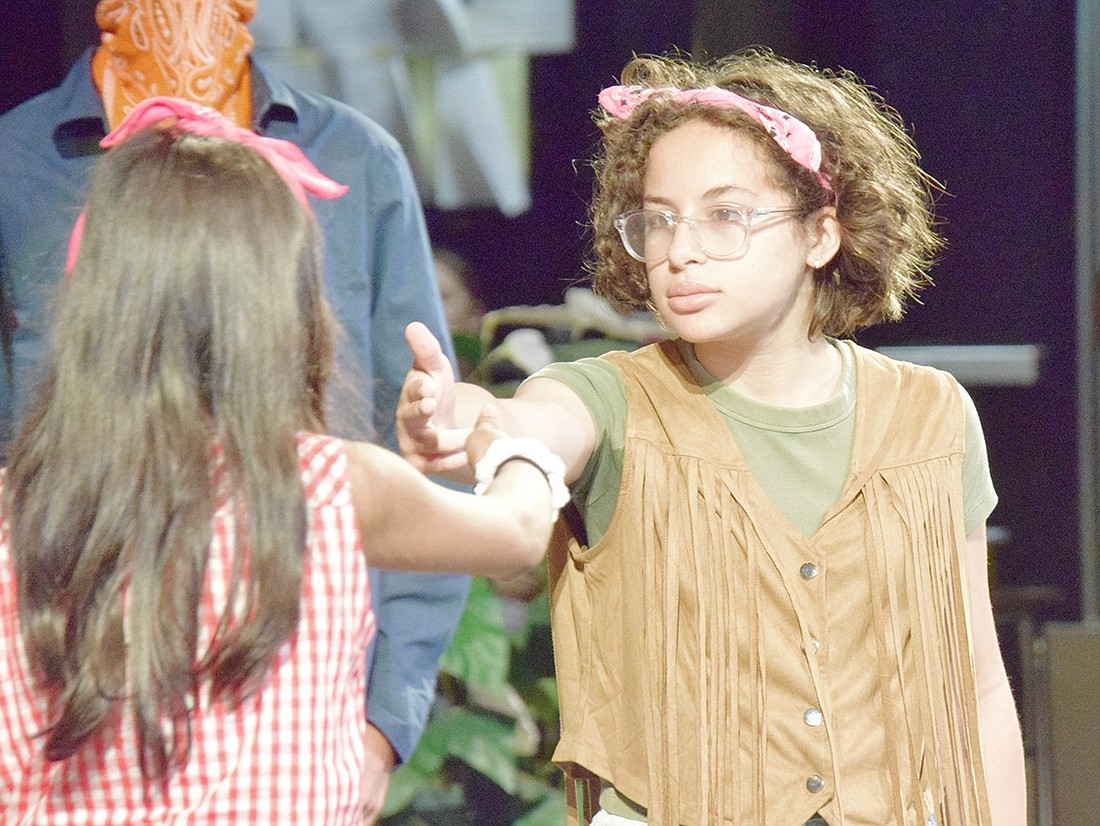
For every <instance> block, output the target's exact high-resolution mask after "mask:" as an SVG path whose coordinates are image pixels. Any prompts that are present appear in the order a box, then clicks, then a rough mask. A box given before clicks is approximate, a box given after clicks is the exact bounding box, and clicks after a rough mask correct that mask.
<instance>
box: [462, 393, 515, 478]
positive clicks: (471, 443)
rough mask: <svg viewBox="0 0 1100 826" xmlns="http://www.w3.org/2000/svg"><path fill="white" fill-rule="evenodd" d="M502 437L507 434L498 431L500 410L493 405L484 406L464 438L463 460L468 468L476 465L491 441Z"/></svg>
mask: <svg viewBox="0 0 1100 826" xmlns="http://www.w3.org/2000/svg"><path fill="white" fill-rule="evenodd" d="M504 435H507V434H505V433H504V432H503V431H502V430H501V429H500V410H499V409H498V408H497V406H496V405H494V404H487V405H485V406H484V407H483V408H481V412H480V413H479V414H478V417H477V423H476V424H475V425H474V428H473V430H471V431H470V434H469V436H467V437H466V457H465V458H466V461H467V462H469V464H470V467H473V466H474V465H476V464H477V463H478V460H479V459H481V457H482V456H484V455H485V451H486V450H488V449H489V445H490V444H492V443H493V441H495V440H496V439H499V438H500V437H501V436H504Z"/></svg>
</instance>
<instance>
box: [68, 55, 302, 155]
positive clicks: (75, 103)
mask: <svg viewBox="0 0 1100 826" xmlns="http://www.w3.org/2000/svg"><path fill="white" fill-rule="evenodd" d="M94 52H95V47H94V46H90V47H89V48H88V49H86V50H85V51H84V53H83V54H82V55H81V56H80V58H79V59H78V60H77V62H76V64H74V68H73V71H71V72H69V74H68V75H66V77H65V79H64V80H63V81H62V82H61V84H60V85H59V86H58V90H57V91H58V96H59V99H60V102H61V111H63V112H64V113H65V119H64V120H62V121H61V122H59V123H58V124H57V126H56V127H55V128H54V131H53V140H54V144H55V145H56V147H57V151H58V154H60V155H61V156H62V157H64V158H74V157H79V156H83V155H97V154H99V153H101V152H102V151H103V150H102V149H101V148H100V146H99V141H100V140H102V139H103V137H104V136H105V135H106V134H107V113H106V111H105V110H104V108H103V101H102V99H101V98H100V96H99V92H98V90H97V89H96V87H95V83H94V81H93V80H92V71H91V63H92V54H93V53H94ZM250 61H251V70H252V128H253V129H255V130H256V131H257V132H259V133H260V134H264V133H266V132H267V131H268V130H269V129H270V128H271V125H272V124H273V123H284V124H288V125H289V126H291V127H292V128H293V127H295V126H297V124H298V115H299V113H298V107H297V105H296V102H295V98H294V93H293V92H292V91H291V89H290V87H289V86H287V85H286V84H285V83H283V82H282V81H281V80H279V79H278V78H276V77H274V76H272V75H271V74H269V73H268V71H267V70H266V69H265V68H264V67H263V66H262V65H261V64H259V63H257V62H256V60H255V59H254V58H252V59H250Z"/></svg>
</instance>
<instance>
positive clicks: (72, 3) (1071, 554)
mask: <svg viewBox="0 0 1100 826" xmlns="http://www.w3.org/2000/svg"><path fill="white" fill-rule="evenodd" d="M260 2H263V0H260ZM577 6H578V9H577V48H576V49H575V50H574V51H573V52H571V53H569V54H565V55H559V56H552V57H536V58H534V59H533V62H532V70H531V113H532V114H531V116H532V129H533V156H532V188H533V198H534V203H533V207H532V209H531V210H530V211H529V212H528V213H526V214H524V215H522V216H520V217H518V218H514V219H506V218H504V217H502V216H501V215H500V214H499V213H497V212H495V211H493V210H469V211H461V212H440V211H438V210H431V209H429V210H428V223H429V229H430V231H431V235H432V240H433V242H434V243H436V244H439V245H441V246H446V247H449V248H451V249H453V250H455V251H457V252H458V253H460V254H461V255H462V256H464V257H465V258H466V259H467V260H468V261H469V262H470V263H471V265H472V267H473V269H474V273H475V278H476V280H477V282H478V285H479V286H480V292H481V294H482V296H483V297H484V299H485V302H486V304H487V305H488V306H489V308H494V307H499V306H503V305H506V304H532V303H535V304H537V303H556V302H559V301H560V300H561V295H562V291H563V289H564V287H565V286H568V285H569V284H570V283H573V282H574V281H576V280H577V279H578V278H580V277H581V275H582V271H581V268H580V262H581V260H582V258H583V255H584V243H585V234H584V231H583V222H584V219H585V201H586V198H587V195H588V192H589V186H590V176H589V174H588V169H587V167H586V165H585V159H586V158H588V157H589V155H590V150H591V147H592V145H593V142H594V140H595V137H596V136H595V131H594V129H593V127H592V126H591V121H590V119H589V115H588V113H589V110H590V109H591V108H592V106H593V104H594V103H595V99H596V93H597V92H598V91H599V89H600V88H602V87H603V86H605V85H607V84H609V83H612V82H614V81H615V79H616V77H617V74H618V71H619V69H621V67H622V65H623V64H624V63H625V61H626V60H627V59H629V57H630V56H631V54H632V53H633V52H638V53H643V52H658V51H664V50H666V49H668V48H670V47H679V48H682V49H686V50H694V51H695V52H696V53H702V52H706V53H708V54H712V55H715V54H720V53H724V52H726V51H730V50H732V49H735V48H737V47H739V46H744V45H750V44H756V43H762V44H765V45H769V46H772V47H773V48H775V49H776V50H777V51H779V52H781V53H783V54H785V55H787V56H789V57H792V58H795V59H798V60H802V61H806V62H816V63H818V64H819V65H822V66H828V67H834V68H845V69H849V70H852V71H854V72H855V73H857V74H858V75H860V76H861V77H862V78H864V79H865V80H866V81H868V82H869V83H871V84H872V85H873V86H874V87H875V88H876V89H877V90H878V91H879V92H880V93H881V94H882V95H883V96H884V97H885V98H886V99H887V100H888V101H889V102H890V103H891V104H892V105H894V106H895V107H896V108H897V109H898V110H899V111H900V112H901V113H902V114H903V116H904V118H905V120H906V122H907V123H908V124H910V125H911V129H912V131H913V134H914V137H915V139H916V142H917V145H918V147H919V148H920V149H921V151H922V154H923V158H924V162H925V167H926V169H927V170H928V171H929V172H930V173H931V174H932V175H933V176H934V177H936V178H937V179H938V180H939V181H941V182H943V183H944V184H945V185H946V187H947V190H948V192H949V194H948V195H946V196H944V197H942V198H941V199H940V201H939V206H938V214H939V217H940V220H941V222H942V228H943V231H944V233H945V234H946V236H947V238H948V241H949V247H948V249H947V251H946V252H945V253H944V255H943V257H942V260H941V261H940V263H939V264H938V265H937V266H936V268H935V270H934V272H933V276H934V278H935V281H936V284H937V286H936V287H934V288H933V289H931V290H930V291H928V292H927V293H926V294H925V298H924V302H923V304H921V305H918V306H915V307H913V308H912V310H911V311H910V312H909V314H908V316H907V318H906V319H905V320H904V321H903V322H900V323H898V324H892V325H886V326H883V327H881V328H878V329H875V330H871V331H867V332H865V333H863V334H861V335H860V336H859V339H860V341H861V342H862V343H864V344H868V345H871V346H877V345H884V344H914V343H921V344H924V343H935V344H1038V345H1040V346H1041V348H1042V354H1043V355H1042V361H1041V367H1040V379H1039V382H1038V383H1037V384H1035V385H1034V386H1032V387H1024V388H1020V387H1015V388H989V387H974V388H971V394H972V395H973V397H974V399H975V402H976V403H977V405H978V409H979V412H980V413H981V415H982V419H983V422H984V425H985V429H986V437H987V441H988V444H989V450H990V459H991V463H992V468H993V475H994V482H995V484H996V486H997V489H998V491H999V493H1000V496H1001V503H1000V506H999V507H998V509H997V510H996V511H995V513H994V515H993V517H992V520H991V521H992V523H993V524H995V525H998V526H1002V527H1004V528H1006V529H1007V530H1008V537H1009V538H1008V540H1007V541H1006V542H1005V543H1004V544H1003V545H1002V546H1000V547H998V548H997V549H996V552H995V557H994V561H995V576H996V582H997V583H998V584H999V585H1000V586H1021V585H1052V586H1057V587H1058V588H1061V589H1063V591H1064V594H1065V600H1064V601H1063V602H1062V603H1061V604H1045V605H1044V606H1042V607H1040V608H1039V609H1038V610H1039V613H1040V615H1041V616H1042V617H1043V618H1056V619H1076V618H1078V610H1079V609H1078V606H1079V604H1080V603H1079V600H1080V588H1079V585H1080V583H1079V561H1078V553H1079V550H1078V548H1079V541H1078V524H1077V501H1076V497H1077V471H1076V461H1077V460H1076V455H1077V454H1076V451H1077V444H1076V441H1077V440H1076V414H1075V404H1076V395H1075V393H1076V390H1075V353H1074V337H1075V333H1074V329H1075V308H1074V243H1075V239H1074V170H1073V158H1074V6H1073V4H1072V3H1067V2H1064V0H1045V2H1022V1H1021V0H1016V1H1015V2H982V1H981V0H979V1H978V2H960V0H928V1H927V2H920V3H916V2H900V3H887V2H868V0H845V2H843V3H840V2H836V3H830V2H824V1H823V0H806V1H805V2H795V0H774V1H773V2H768V3H764V2H760V0H741V2H736V0H724V1H723V0H699V2H689V1H688V0H659V2H658V0H633V1H631V2H628V0H599V2H597V0H577ZM94 7H95V2H94V0H67V1H66V0H3V5H2V7H0V77H2V78H3V81H2V84H0V110H2V109H7V108H8V107H10V106H12V105H14V104H16V103H18V102H20V101H22V100H24V99H26V98H27V97H30V96H31V95H33V94H35V93H37V92H39V91H42V90H44V89H46V88H48V87H50V86H52V85H54V84H56V83H57V82H58V81H59V80H60V78H61V77H62V75H63V74H64V72H65V70H66V69H67V68H68V65H69V63H70V62H71V61H72V60H73V59H75V57H76V56H77V55H78V54H79V53H80V52H81V50H82V49H83V48H84V47H85V46H86V45H88V44H89V43H92V42H94V41H95V39H96V34H97V32H96V29H95V26H94V22H93V19H92V18H93V9H94ZM28 196H33V193H28Z"/></svg>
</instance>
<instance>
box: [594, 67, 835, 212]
mask: <svg viewBox="0 0 1100 826" xmlns="http://www.w3.org/2000/svg"><path fill="white" fill-rule="evenodd" d="M655 96H661V97H667V98H669V99H670V100H674V101H677V102H678V103H704V104H706V105H708V106H717V107H719V108H722V109H740V110H741V111H742V112H744V113H745V114H747V115H749V116H750V117H751V118H752V119H753V120H755V121H756V122H757V123H759V124H760V125H761V126H763V127H764V129H765V130H766V131H767V133H768V134H769V135H771V137H772V139H773V140H774V141H775V142H776V143H777V144H779V146H780V147H782V149H783V151H784V152H786V153H787V154H788V155H790V156H791V158H792V159H793V160H794V161H795V163H797V164H798V165H799V166H802V167H805V168H806V169H808V170H810V172H812V173H814V177H815V178H817V182H818V183H819V184H821V186H823V187H824V188H825V189H827V190H829V191H830V192H831V191H832V189H833V186H832V183H831V182H830V181H829V176H828V175H826V174H825V173H824V172H822V171H821V143H820V141H818V139H817V135H815V134H814V131H813V130H812V129H811V128H810V127H808V126H807V125H806V124H804V123H803V122H802V121H800V120H799V119H798V118H796V117H794V116H793V115H788V114H787V113H786V112H784V111H783V110H782V109H775V108H773V107H771V106H765V105H764V104H763V103H757V102H756V101H755V100H749V99H748V98H746V97H742V96H741V95H738V94H736V93H734V92H730V91H728V90H726V89H722V88H719V87H718V86H708V87H707V88H705V89H674V88H672V87H658V88H647V87H645V86H609V87H607V88H606V89H604V90H603V91H602V92H600V96H599V101H600V106H602V107H603V109H604V111H605V112H607V113H608V114H609V115H613V116H614V117H616V118H619V119H620V120H629V118H630V116H631V115H632V114H634V110H635V109H636V108H637V107H638V106H639V105H640V104H642V103H644V102H645V101H647V100H649V99H650V98H652V97H655Z"/></svg>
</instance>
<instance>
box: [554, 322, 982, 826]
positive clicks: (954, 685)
mask: <svg viewBox="0 0 1100 826" xmlns="http://www.w3.org/2000/svg"><path fill="white" fill-rule="evenodd" d="M855 350H856V370H857V374H856V375H857V390H856V392H857V400H858V401H857V408H856V425H855V444H854V448H853V455H852V461H851V466H850V470H849V477H848V482H847V484H846V486H845V488H844V491H843V493H842V494H841V496H840V499H839V500H838V501H837V503H836V504H835V505H834V507H833V508H832V509H831V510H830V511H829V512H828V513H827V514H826V515H825V518H824V520H823V522H822V525H821V526H820V528H819V529H818V530H817V532H816V533H815V534H814V535H813V536H812V537H809V538H807V537H806V536H804V535H803V534H801V533H800V532H799V531H798V530H797V529H796V528H794V526H793V525H791V524H790V523H789V521H788V520H787V519H786V518H785V517H784V516H783V515H782V514H781V513H780V512H779V511H778V510H777V509H776V507H775V506H774V505H773V504H772V503H771V501H770V500H769V499H768V497H767V496H766V494H765V493H764V492H763V490H761V488H760V487H759V485H758V484H757V483H756V481H755V480H754V479H753V477H752V475H751V473H750V472H749V469H748V467H747V465H746V463H745V461H744V459H743V458H742V457H741V454H740V452H739V450H738V448H737V445H736V443H735V442H734V440H733V437H732V435H731V434H730V431H729V429H728V428H727V426H726V425H725V423H724V422H723V421H722V419H721V417H720V416H719V414H718V413H717V411H716V410H715V409H714V408H713V406H712V404H711V403H710V401H709V400H708V399H707V397H706V396H705V395H704V394H703V392H702V390H701V389H700V388H699V387H698V385H697V384H696V383H695V382H694V381H693V380H692V378H691V374H690V372H689V371H688V369H687V367H686V366H685V365H684V364H683V363H682V361H681V359H680V357H679V355H678V354H677V352H676V349H675V347H674V346H672V345H671V344H669V343H663V344H657V345H652V346H649V347H645V348H642V349H640V350H638V351H635V352H634V353H629V354H627V353H615V354H609V355H608V356H605V358H610V359H611V360H612V361H613V363H614V364H616V365H617V367H618V368H619V369H620V370H621V371H622V373H623V375H624V378H625V383H626V392H627V434H626V447H625V456H624V468H623V480H622V487H621V489H620V491H619V498H618V507H617V510H616V512H615V515H614V517H613V519H612V521H611V524H610V526H609V528H608V531H607V533H606V534H605V536H604V537H603V538H602V539H601V540H600V541H599V542H598V543H597V544H596V545H595V546H594V547H591V548H587V547H584V546H583V545H581V544H579V543H578V542H577V541H576V540H572V539H571V540H569V541H568V542H566V541H562V542H560V543H555V547H554V548H553V549H552V551H551V557H550V576H551V580H550V584H551V589H552V590H551V594H552V616H553V634H554V649H555V663H556V669H557V680H558V690H559V694H560V702H561V728H562V732H561V741H560V743H559V745H558V748H557V750H556V752H555V754H554V759H555V761H556V762H557V763H558V764H559V765H561V766H562V767H563V768H564V769H565V770H566V772H567V774H568V775H571V776H572V777H585V776H588V777H591V776H592V775H595V776H598V777H602V778H604V779H605V780H607V781H609V782H611V783H612V784H614V786H615V787H616V788H617V789H618V790H619V792H621V793H622V794H624V795H625V796H627V797H628V798H630V799H632V800H634V801H636V802H637V803H639V804H641V805H642V806H645V807H646V808H647V809H648V817H649V821H650V822H651V823H654V824H665V826H672V824H687V825H689V826H697V825H698V824H741V825H742V826H744V825H745V824H753V825H754V826H765V824H766V825H767V826H792V825H793V824H797V823H802V822H803V821H804V820H806V819H807V818H808V817H809V816H810V815H812V814H813V813H815V812H818V811H820V812H821V813H822V814H823V815H824V817H825V818H826V819H827V820H828V821H829V822H830V823H831V824H838V825H839V824H843V826H864V824H867V826H869V825H870V824H876V826H883V824H905V825H906V826H910V824H914V825H915V826H926V824H930V823H937V824H939V826H944V824H965V826H988V824H989V811H988V808H989V807H988V801H987V797H986V790H985V782H984V775H983V770H982V761H981V752H980V745H979V739H978V708H977V699H976V689H975V679H974V670H973V662H972V653H971V648H970V642H969V623H968V604H967V589H966V581H965V573H964V571H965V564H964V560H963V559H962V558H961V554H962V553H963V551H964V545H965V537H964V535H963V534H964V528H963V515H962V482H961V475H962V472H961V467H962V455H963V410H962V405H961V401H960V398H959V390H958V387H957V386H956V385H955V383H954V380H953V379H952V378H951V377H949V376H948V375H947V374H944V373H940V372H938V371H935V370H931V369H928V368H923V367H916V366H914V365H909V364H904V363H898V362H894V361H891V360H889V359H886V358H884V357H882V356H879V355H877V354H875V353H872V352H871V351H868V350H864V349H862V348H855ZM589 773H591V774H589ZM574 789H575V786H572V785H571V786H570V791H574ZM589 791H591V784H589ZM569 800H570V803H571V805H573V806H574V807H575V808H577V809H580V810H581V812H580V819H581V820H582V821H583V820H584V818H585V810H587V811H588V812H589V813H590V812H591V810H592V804H591V799H590V798H589V799H587V800H586V799H584V797H583V796H582V797H581V798H580V799H576V798H575V797H574V795H572V794H571V795H570V796H569ZM573 816H576V812H574V813H573ZM931 818H935V819H934V820H932V819H931Z"/></svg>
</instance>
